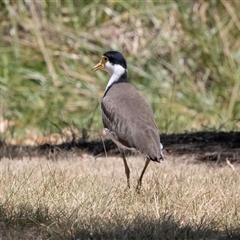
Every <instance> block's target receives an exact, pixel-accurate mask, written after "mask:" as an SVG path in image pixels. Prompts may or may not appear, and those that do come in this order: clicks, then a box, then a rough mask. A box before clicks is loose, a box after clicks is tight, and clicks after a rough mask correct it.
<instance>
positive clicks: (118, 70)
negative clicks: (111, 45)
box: [104, 62, 126, 92]
mask: <svg viewBox="0 0 240 240" xmlns="http://www.w3.org/2000/svg"><path fill="white" fill-rule="evenodd" d="M104 70H105V71H106V72H108V73H109V74H110V75H111V78H110V79H109V81H108V84H107V87H106V89H105V92H106V91H107V90H108V88H109V87H111V86H112V85H113V84H114V83H115V82H117V81H118V80H119V78H120V77H121V76H122V75H123V74H124V73H125V71H126V69H125V68H124V67H122V66H121V65H119V64H114V65H113V64H111V63H110V62H106V64H105V68H104Z"/></svg>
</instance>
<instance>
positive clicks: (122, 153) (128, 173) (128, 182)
mask: <svg viewBox="0 0 240 240" xmlns="http://www.w3.org/2000/svg"><path fill="white" fill-rule="evenodd" d="M120 153H121V155H122V158H123V163H124V168H125V174H126V176H127V186H128V188H130V169H129V167H128V164H127V160H126V157H125V153H124V150H122V149H121V150H120Z"/></svg>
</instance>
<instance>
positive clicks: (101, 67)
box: [92, 60, 105, 72]
mask: <svg viewBox="0 0 240 240" xmlns="http://www.w3.org/2000/svg"><path fill="white" fill-rule="evenodd" d="M104 67H105V65H104V63H103V61H102V60H101V61H100V62H99V63H98V64H97V65H96V66H95V67H93V68H92V70H93V71H94V72H95V71H97V70H99V69H100V70H101V69H104Z"/></svg>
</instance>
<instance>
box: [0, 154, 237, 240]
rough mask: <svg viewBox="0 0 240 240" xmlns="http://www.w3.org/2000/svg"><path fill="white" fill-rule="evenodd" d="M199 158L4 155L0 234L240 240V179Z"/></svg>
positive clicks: (12, 236) (6, 236)
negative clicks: (129, 183) (140, 185)
mask: <svg viewBox="0 0 240 240" xmlns="http://www.w3.org/2000/svg"><path fill="white" fill-rule="evenodd" d="M193 160H194V157H186V156H185V157H182V158H179V157H171V156H169V157H168V158H167V159H166V161H165V162H164V163H163V164H157V163H151V164H150V166H149V168H148V169H147V172H146V175H145V176H144V181H143V188H142V191H141V193H140V194H137V193H136V192H135V191H134V186H135V185H136V180H137V177H138V175H139V174H140V172H141V169H142V167H143V165H144V162H143V160H141V158H140V157H134V158H133V157H132V158H130V159H129V163H130V167H131V169H132V176H131V180H132V190H128V191H126V189H125V187H126V179H125V176H124V170H123V164H122V160H121V159H120V158H98V159H92V158H91V157H90V156H88V157H85V158H80V157H76V158H71V159H63V160H59V161H47V160H46V159H31V160H29V159H22V160H9V159H5V160H3V161H1V166H0V199H1V205H0V219H1V223H0V237H1V239H239V238H240V229H239V224H240V215H239V213H240V196H239V195H240V177H239V171H240V169H239V166H235V168H234V171H233V169H232V168H230V167H229V166H228V165H226V166H222V167H216V166H214V165H205V164H193Z"/></svg>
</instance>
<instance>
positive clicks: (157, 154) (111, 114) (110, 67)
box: [92, 50, 164, 191]
mask: <svg viewBox="0 0 240 240" xmlns="http://www.w3.org/2000/svg"><path fill="white" fill-rule="evenodd" d="M92 70H93V71H94V72H95V71H97V70H104V71H106V72H108V73H109V74H110V79H109V81H108V84H107V86H106V89H105V91H104V94H103V97H102V101H101V110H102V122H103V126H104V130H105V132H106V133H107V135H108V136H109V137H110V139H111V140H112V141H113V142H114V143H115V144H116V145H117V146H118V149H119V151H120V153H121V156H122V159H123V163H124V168H125V174H126V177H127V187H128V188H130V169H129V166H128V163H127V159H126V156H125V150H126V149H128V150H129V149H130V150H133V151H137V152H140V153H141V154H143V155H144V156H145V157H146V161H145V165H144V168H143V170H142V172H141V175H140V177H139V179H138V181H137V187H136V189H137V190H138V191H139V190H140V188H141V186H142V178H143V175H144V173H145V171H146V169H147V167H148V164H149V163H150V161H154V162H162V161H163V160H164V156H163V152H162V149H163V146H162V144H161V142H160V135H159V131H158V127H157V124H156V122H155V119H154V114H153V111H152V109H151V107H150V105H149V104H148V103H147V102H146V100H145V99H144V98H143V97H142V96H141V95H140V94H139V92H138V91H137V90H136V88H134V87H133V85H131V84H130V83H129V82H128V77H127V73H128V70H127V63H126V60H125V58H124V56H123V55H122V54H121V53H120V52H118V51H112V50H111V51H107V52H106V53H104V54H103V55H102V57H101V60H100V62H99V63H98V64H96V65H95V66H94V67H93V68H92Z"/></svg>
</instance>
